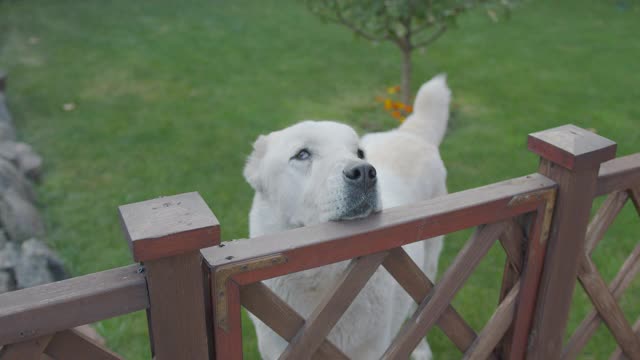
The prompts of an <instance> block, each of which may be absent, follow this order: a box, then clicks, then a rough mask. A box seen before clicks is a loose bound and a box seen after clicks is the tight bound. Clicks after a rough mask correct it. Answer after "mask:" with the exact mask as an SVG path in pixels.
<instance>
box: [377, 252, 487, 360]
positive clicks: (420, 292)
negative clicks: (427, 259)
mask: <svg viewBox="0 0 640 360" xmlns="http://www.w3.org/2000/svg"><path fill="white" fill-rule="evenodd" d="M389 253H390V254H389V256H388V257H387V258H386V259H385V261H384V262H383V263H382V265H383V266H384V268H385V269H386V270H387V271H388V272H389V274H391V276H393V278H394V279H396V281H397V282H398V283H399V284H400V286H402V288H403V289H404V290H405V291H406V292H407V293H408V294H409V295H410V296H411V297H412V298H413V300H414V301H415V302H416V303H417V304H420V303H422V302H423V301H425V299H426V298H427V296H428V295H429V293H430V292H431V289H433V286H434V285H433V282H431V280H429V278H428V277H427V276H426V275H425V274H424V272H422V270H421V269H420V267H418V265H416V263H414V262H413V260H412V259H411V257H409V254H407V253H406V251H404V249H402V248H395V249H393V250H391V251H390V252H389ZM437 325H438V326H439V327H440V328H441V329H442V331H443V332H444V333H445V335H447V337H448V338H449V339H450V340H451V341H452V342H453V343H454V344H455V345H456V347H457V348H458V349H459V350H460V351H461V352H463V353H464V352H465V351H467V349H469V347H470V346H471V344H472V343H473V341H474V340H475V338H476V333H475V331H474V330H473V328H472V327H471V326H469V324H467V323H466V322H465V321H464V319H463V318H462V317H461V316H460V314H458V312H457V311H456V310H455V309H454V308H453V307H452V306H451V305H449V306H447V308H446V309H445V310H444V312H443V313H442V315H441V316H440V318H439V319H438V322H437Z"/></svg>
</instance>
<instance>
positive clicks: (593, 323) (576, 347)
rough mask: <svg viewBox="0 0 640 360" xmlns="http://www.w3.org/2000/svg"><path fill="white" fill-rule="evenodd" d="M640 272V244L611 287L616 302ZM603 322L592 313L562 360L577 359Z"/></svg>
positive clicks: (594, 312) (572, 340) (574, 337)
mask: <svg viewBox="0 0 640 360" xmlns="http://www.w3.org/2000/svg"><path fill="white" fill-rule="evenodd" d="M638 272H640V244H639V245H638V246H636V248H635V249H634V250H633V251H632V252H631V255H629V257H628V258H627V259H626V260H625V262H624V263H623V264H622V267H621V268H620V271H619V272H618V274H617V275H616V276H615V278H614V279H613V281H611V284H610V285H609V291H610V292H611V294H612V295H613V298H614V299H615V300H620V298H621V297H622V294H623V293H624V291H625V290H626V289H627V288H628V287H629V285H630V284H631V281H632V280H633V278H634V277H635V276H636V275H637V274H638ZM601 322H602V317H601V316H600V313H599V312H598V311H597V310H594V311H592V312H591V313H590V314H589V315H587V317H586V318H585V319H584V320H583V321H582V323H581V324H580V326H578V328H577V329H576V331H575V332H574V333H573V335H572V336H571V338H570V339H569V342H568V343H567V345H565V348H564V349H563V353H562V359H564V360H569V359H575V358H577V357H578V355H579V354H580V351H581V350H582V348H583V347H584V346H585V345H586V344H587V342H588V341H589V339H590V338H591V337H592V336H593V334H594V333H595V332H596V330H597V329H598V326H599V325H600V323H601Z"/></svg>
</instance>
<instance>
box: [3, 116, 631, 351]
mask: <svg viewBox="0 0 640 360" xmlns="http://www.w3.org/2000/svg"><path fill="white" fill-rule="evenodd" d="M529 149H530V150H532V151H533V152H535V153H537V154H539V155H540V157H541V160H540V166H539V169H538V172H537V173H534V174H532V175H528V176H524V177H521V178H516V179H511V180H508V181H504V182H500V183H496V184H492V185H489V186H485V187H481V188H476V189H472V190H467V191H463V192H459V193H455V194H450V195H447V196H443V197H439V198H436V199H432V200H429V201H424V202H420V203H416V204H412V205H409V206H404V207H398V208H393V209H388V210H384V211H382V212H381V213H379V214H375V215H372V216H370V217H368V218H366V219H363V220H358V221H350V222H338V223H329V224H321V225H317V226H310V227H304V228H298V229H294V230H291V231H287V232H285V233H280V234H270V235H264V236H260V237H258V238H253V239H243V240H235V241H231V242H225V243H220V228H219V224H218V221H217V220H216V218H215V216H214V215H213V213H212V212H211V210H209V208H208V207H207V205H206V204H205V203H204V201H203V200H202V199H201V198H200V196H199V195H198V194H197V193H188V194H182V195H177V196H170V197H164V198H158V199H153V200H149V201H145V202H141V203H135V204H129V205H124V206H121V207H120V215H121V219H122V224H123V228H124V230H125V234H126V237H127V239H128V241H129V244H130V246H131V251H132V254H133V257H134V260H135V261H136V262H139V263H141V265H131V266H127V267H122V268H118V269H113V270H108V271H104V272H100V273H95V274H90V275H86V276H82V277H77V278H73V279H69V280H66V281H61V282H57V283H52V284H48V285H44V286H39V287H34V288H30V289H25V290H20V291H15V292H12V293H6V294H2V295H0V344H1V345H4V347H3V348H2V350H0V359H1V360H7V359H41V358H52V359H120V357H119V356H118V355H117V354H114V353H112V352H111V351H109V350H107V349H105V348H104V347H102V346H100V345H99V344H96V343H94V342H93V341H91V340H90V339H87V338H86V337H84V336H83V335H82V334H80V333H78V332H76V331H75V330H72V329H73V327H75V326H78V325H82V324H87V323H92V322H95V321H98V320H102V319H107V318H111V317H114V316H119V315H123V314H126V313H130V312H133V311H138V310H142V309H146V311H147V318H148V322H149V330H150V344H151V349H152V353H153V354H154V357H155V358H156V359H218V360H220V359H224V360H227V359H241V358H242V328H241V321H240V316H241V307H244V308H245V309H246V310H248V311H250V312H251V313H253V314H254V315H255V316H257V317H258V318H260V319H261V320H262V321H263V322H264V323H265V324H267V325H268V326H269V327H271V328H272V329H273V330H274V331H275V332H276V333H278V334H279V335H280V336H281V337H283V338H284V339H286V340H287V341H288V342H289V345H288V346H287V348H286V350H285V351H284V353H283V354H282V356H281V359H302V358H313V359H346V358H347V357H346V356H345V355H344V353H342V351H341V350H340V349H339V348H338V347H336V346H335V345H334V344H332V343H331V341H329V340H328V339H327V335H328V334H329V333H330V331H331V329H332V328H333V326H334V325H335V324H336V323H337V322H338V320H339V319H340V317H341V316H342V314H343V313H344V312H345V311H346V310H347V308H348V306H349V305H350V304H351V302H352V301H353V300H354V299H355V297H356V296H357V294H358V293H359V292H360V290H361V289H362V288H363V287H364V285H365V284H366V282H367V280H368V279H369V278H370V277H371V276H372V275H373V274H374V272H375V271H376V270H377V269H378V268H379V267H380V266H382V267H384V268H385V269H386V271H388V272H389V274H391V275H392V276H393V278H394V279H395V280H396V281H397V282H398V283H399V284H400V285H401V286H402V288H403V289H404V290H405V291H407V293H408V294H409V295H410V296H411V297H412V298H413V299H414V300H415V302H416V304H418V307H417V310H416V312H415V313H414V314H413V316H411V318H410V319H408V321H407V322H406V323H405V324H404V325H403V328H402V329H401V331H400V332H399V335H398V336H397V337H396V338H395V339H394V340H393V341H392V342H391V344H390V345H389V347H388V348H387V350H386V352H385V353H384V355H383V356H382V358H383V359H407V358H408V357H409V355H410V354H411V352H412V351H413V349H414V348H415V347H416V345H417V344H418V343H419V341H420V340H421V339H422V338H423V337H424V336H425V335H426V334H427V333H428V332H429V330H430V329H432V328H433V327H434V326H438V327H439V328H440V329H442V331H443V333H444V334H446V335H447V336H448V337H449V339H450V340H451V341H452V342H453V344H455V346H456V347H457V348H458V349H459V350H460V352H461V357H463V358H465V359H466V358H468V359H486V358H491V359H502V358H505V359H507V358H508V359H522V358H531V359H560V358H562V359H574V358H576V357H577V356H578V355H579V353H580V351H581V349H582V348H583V347H584V345H585V344H586V343H587V342H588V340H589V338H590V337H591V336H592V335H593V333H594V332H595V330H596V329H597V327H598V326H599V325H600V323H601V322H604V323H605V325H606V326H607V327H608V328H609V330H610V331H611V333H612V334H613V337H614V338H615V340H616V341H617V343H618V345H619V349H617V350H616V351H615V353H614V354H612V358H615V359H617V358H623V357H624V356H626V357H628V358H631V359H640V335H639V332H640V321H636V322H635V324H634V325H633V326H631V325H630V323H629V322H628V321H627V320H626V319H625V318H624V315H623V313H622V311H621V310H620V307H619V305H618V303H617V300H618V299H619V298H620V296H621V295H622V293H623V291H624V290H625V289H626V288H627V287H628V286H629V284H630V282H631V280H632V279H633V277H634V276H635V275H636V273H637V272H638V271H639V270H640V244H639V245H638V247H636V248H635V249H634V250H633V252H632V253H631V255H630V256H629V258H628V259H627V260H626V261H625V263H624V264H623V265H622V268H621V270H620V272H619V273H618V275H617V276H616V277H615V279H614V280H613V281H612V282H611V284H609V285H607V284H606V283H605V282H604V280H603V279H602V276H601V275H599V273H598V270H597V269H596V266H595V265H594V263H593V261H592V260H591V257H590V255H591V252H592V251H593V250H594V248H595V246H596V244H597V243H598V242H599V241H600V240H601V239H602V238H603V236H604V233H605V232H606V230H607V228H608V227H609V225H610V224H611V223H612V222H613V220H614V218H615V217H616V215H617V214H618V213H619V212H620V210H621V209H622V207H623V206H624V204H625V202H627V201H632V202H633V203H634V205H635V207H636V209H637V210H638V212H639V213H640V153H638V154H635V155H630V156H626V157H622V158H618V159H613V158H614V156H615V149H616V145H615V143H613V142H611V141H609V140H607V139H605V138H603V137H601V136H598V135H596V134H593V133H590V132H588V131H585V130H583V129H580V128H578V127H575V126H572V125H567V126H563V127H559V128H555V129H551V130H547V131H543V132H540V133H535V134H531V135H530V136H529ZM601 165H602V166H601ZM601 195H607V198H606V200H605V201H604V203H603V205H602V206H601V208H600V209H599V210H598V212H597V213H596V215H595V216H594V217H593V219H592V220H591V223H589V219H590V210H591V205H592V201H593V199H594V198H595V197H597V196H601ZM467 228H474V232H473V235H472V236H471V238H470V239H469V240H468V241H467V243H466V244H465V246H464V247H463V249H462V250H461V251H460V252H459V253H458V254H457V256H456V258H455V259H454V261H453V262H452V264H451V265H450V266H449V268H447V269H445V270H444V271H443V275H442V276H441V278H440V279H439V280H438V281H437V282H436V283H435V284H434V283H433V282H432V279H429V278H427V276H426V275H425V274H424V273H423V272H422V271H421V270H420V268H419V267H418V266H417V265H416V264H415V263H414V262H413V261H412V260H411V258H410V257H409V256H408V255H407V254H406V253H405V251H404V250H403V249H402V246H403V245H406V244H409V243H412V242H415V241H420V240H422V239H426V238H430V237H434V236H438V235H443V234H448V233H451V232H454V231H458V230H461V229H467ZM496 241H499V242H500V244H501V245H502V248H503V249H504V251H505V253H506V255H507V256H506V259H507V260H506V263H505V266H504V272H503V278H502V287H501V290H500V294H498V296H499V299H500V303H499V305H498V306H497V308H496V309H495V311H494V312H493V314H492V315H491V317H490V319H489V321H488V322H487V323H486V324H485V326H484V328H483V329H481V330H480V331H478V332H476V331H474V330H473V329H472V328H471V326H469V325H468V323H467V322H466V321H465V319H464V318H463V317H462V316H461V315H460V313H459V312H458V311H457V310H456V309H455V308H454V307H453V306H452V305H451V301H452V299H453V298H454V296H455V295H456V293H457V291H458V290H459V289H460V288H461V287H462V285H463V284H464V283H465V281H466V280H467V279H468V278H469V276H470V275H471V274H472V273H473V271H474V268H475V267H476V265H477V264H478V263H479V262H480V261H481V260H482V258H483V257H484V256H485V255H486V254H487V252H488V250H489V249H490V248H491V247H492V245H493V244H494V243H495V242H496ZM340 261H350V263H349V266H348V267H347V269H346V270H345V272H344V274H342V276H341V277H340V278H339V279H338V281H337V282H336V284H335V286H334V287H333V288H332V289H330V291H328V292H327V293H326V294H325V295H324V298H323V299H321V301H320V303H319V305H318V306H317V308H316V309H315V310H314V311H313V312H312V314H311V315H310V316H309V317H308V318H307V319H305V318H303V317H302V316H300V315H299V314H298V313H296V311H295V310H293V309H292V308H291V307H290V306H289V305H288V304H286V303H285V302H284V301H283V300H282V299H280V298H279V297H278V296H277V295H275V294H274V293H273V292H272V291H271V290H270V289H269V288H268V287H266V286H265V285H264V284H263V283H262V281H263V280H265V279H269V278H273V277H277V276H282V275H286V274H290V273H293V272H297V271H301V270H305V269H311V268H316V267H320V266H323V265H327V264H332V263H336V262H340ZM576 280H578V281H579V283H580V284H581V285H582V287H583V288H584V289H585V291H586V293H587V294H588V295H589V298H590V299H591V301H592V302H593V304H594V308H595V310H594V311H593V312H592V313H591V314H589V315H588V316H587V317H586V318H585V319H584V321H583V322H582V324H581V325H580V326H579V327H578V329H577V330H576V331H575V333H574V334H572V336H571V338H570V340H569V341H568V342H566V344H565V343H564V341H563V337H564V335H565V331H566V324H567V319H568V314H569V310H570V305H571V299H572V295H573V289H574V287H575V283H576ZM70 329H71V330H70ZM435 356H436V358H437V354H435Z"/></svg>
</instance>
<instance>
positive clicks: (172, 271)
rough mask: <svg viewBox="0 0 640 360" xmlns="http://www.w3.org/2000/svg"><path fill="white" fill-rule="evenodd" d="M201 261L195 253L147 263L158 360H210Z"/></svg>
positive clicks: (151, 319)
mask: <svg viewBox="0 0 640 360" xmlns="http://www.w3.org/2000/svg"><path fill="white" fill-rule="evenodd" d="M201 261H202V260H201V257H200V254H199V253H197V252H192V253H189V254H185V255H179V256H173V257H168V258H164V259H159V260H153V261H149V262H146V263H145V267H146V273H147V286H148V289H149V302H150V307H149V315H150V320H149V321H150V325H149V328H150V330H151V333H152V334H153V351H154V354H155V356H156V359H158V360H162V359H207V358H208V357H209V345H208V336H209V334H208V331H209V329H208V328H207V325H206V313H205V304H204V301H205V296H204V290H203V280H202V273H201V271H202V268H201V266H200V265H201Z"/></svg>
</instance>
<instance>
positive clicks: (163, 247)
mask: <svg viewBox="0 0 640 360" xmlns="http://www.w3.org/2000/svg"><path fill="white" fill-rule="evenodd" d="M118 212H119V213H120V220H121V224H122V228H123V230H124V233H125V237H126V238H127V240H128V242H129V247H130V248H131V252H132V254H133V259H134V260H135V261H139V262H140V261H148V260H156V259H160V258H164V257H169V256H176V255H180V254H184V253H187V252H191V251H196V250H199V249H202V248H205V247H209V246H214V245H217V244H219V243H220V224H219V223H218V219H216V216H215V215H214V214H213V212H212V211H211V209H209V207H208V206H207V204H206V203H205V202H204V200H203V199H202V197H201V196H200V194H198V193H197V192H190V193H184V194H180V195H174V196H166V197H159V198H157V199H152V200H147V201H142V202H138V203H132V204H127V205H122V206H119V207H118Z"/></svg>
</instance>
